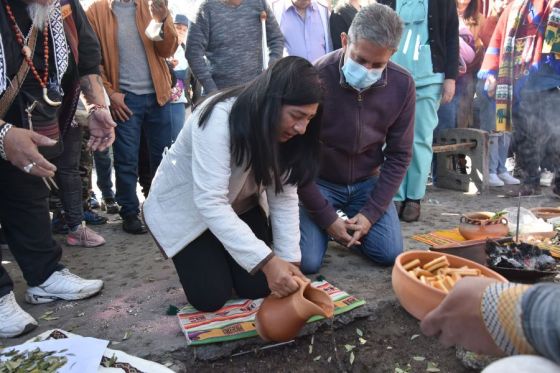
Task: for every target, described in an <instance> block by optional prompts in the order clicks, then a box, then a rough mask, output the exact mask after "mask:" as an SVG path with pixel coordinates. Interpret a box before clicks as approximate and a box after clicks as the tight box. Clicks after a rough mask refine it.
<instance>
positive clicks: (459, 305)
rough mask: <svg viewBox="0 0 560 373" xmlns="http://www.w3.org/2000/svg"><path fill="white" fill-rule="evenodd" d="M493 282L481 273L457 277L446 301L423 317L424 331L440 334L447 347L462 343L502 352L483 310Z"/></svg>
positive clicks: (472, 348)
mask: <svg viewBox="0 0 560 373" xmlns="http://www.w3.org/2000/svg"><path fill="white" fill-rule="evenodd" d="M494 282H496V281H495V280H491V279H489V278H481V277H467V278H463V279H462V280H460V281H458V282H457V284H456V285H455V287H454V288H453V290H451V292H450V293H449V294H448V295H447V296H446V297H445V298H444V300H443V302H442V303H441V304H440V305H439V306H438V307H437V308H436V309H434V310H433V311H432V312H430V313H429V314H428V315H426V317H425V318H424V320H422V322H421V323H420V328H421V329H422V333H424V334H426V335H428V336H438V338H439V340H440V342H441V343H442V344H443V345H444V346H446V347H450V346H454V345H459V346H462V347H464V348H466V349H467V350H469V351H473V352H476V353H482V354H489V355H494V356H500V355H503V352H502V351H501V350H500V349H499V348H498V346H496V344H495V343H494V340H493V339H492V337H491V336H490V334H489V333H488V330H487V329H486V326H485V324H484V321H483V320H482V314H481V311H480V304H481V302H482V295H483V293H484V290H485V289H486V287H488V285H490V284H492V283H494Z"/></svg>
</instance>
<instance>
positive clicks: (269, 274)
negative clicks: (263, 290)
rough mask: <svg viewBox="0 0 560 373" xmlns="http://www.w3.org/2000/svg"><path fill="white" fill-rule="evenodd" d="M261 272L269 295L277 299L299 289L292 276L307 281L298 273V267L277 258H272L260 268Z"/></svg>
mask: <svg viewBox="0 0 560 373" xmlns="http://www.w3.org/2000/svg"><path fill="white" fill-rule="evenodd" d="M262 271H263V272H264V275H265V276H266V281H267V282H268V287H269V288H270V292H271V294H272V295H274V296H278V297H279V298H282V297H285V296H287V295H290V294H292V293H293V292H295V291H296V290H297V289H298V288H299V285H298V283H297V282H296V280H294V278H293V277H294V276H298V277H301V278H302V279H304V280H306V281H309V280H308V279H307V278H306V277H305V276H304V275H303V274H302V273H301V272H300V270H299V268H298V267H296V266H295V265H293V264H292V263H289V262H286V261H285V260H282V259H280V258H278V257H277V256H273V257H272V259H270V260H269V261H268V262H267V263H266V264H265V265H264V266H263V267H262Z"/></svg>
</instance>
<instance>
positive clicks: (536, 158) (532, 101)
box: [514, 92, 557, 190]
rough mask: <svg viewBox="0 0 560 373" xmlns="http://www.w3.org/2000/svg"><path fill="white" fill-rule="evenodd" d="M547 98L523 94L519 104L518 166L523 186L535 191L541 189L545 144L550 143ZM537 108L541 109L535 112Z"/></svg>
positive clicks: (516, 137)
mask: <svg viewBox="0 0 560 373" xmlns="http://www.w3.org/2000/svg"><path fill="white" fill-rule="evenodd" d="M544 100H545V97H543V95H542V94H541V93H540V92H539V93H537V92H527V93H526V94H522V98H521V101H520V103H519V115H518V119H519V120H517V121H515V132H514V136H515V143H516V150H517V153H516V154H517V158H516V165H517V166H518V167H519V169H520V171H521V175H522V180H523V184H524V185H526V186H527V187H528V188H532V189H534V190H538V189H540V173H539V166H540V163H541V160H542V157H543V155H544V149H543V146H542V145H543V144H546V142H548V139H549V138H550V133H549V132H548V131H547V129H548V128H547V123H544V122H543V121H544V120H547V119H552V120H553V121H554V122H555V121H556V120H557V118H556V119H554V118H547V117H545V115H543V114H544V106H546V105H543V104H542V102H544ZM535 108H540V109H539V110H535Z"/></svg>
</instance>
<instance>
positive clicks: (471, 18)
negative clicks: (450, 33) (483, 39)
mask: <svg viewBox="0 0 560 373" xmlns="http://www.w3.org/2000/svg"><path fill="white" fill-rule="evenodd" d="M463 19H464V20H465V24H466V25H467V26H477V25H478V24H479V20H480V14H479V12H478V0H471V2H470V3H469V5H467V8H466V9H465V11H464V12H463Z"/></svg>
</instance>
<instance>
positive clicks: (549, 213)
mask: <svg viewBox="0 0 560 373" xmlns="http://www.w3.org/2000/svg"><path fill="white" fill-rule="evenodd" d="M531 212H532V213H533V214H535V216H536V217H537V218H541V219H543V220H548V219H550V218H557V217H559V216H560V208H556V207H536V208H534V209H531Z"/></svg>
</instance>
